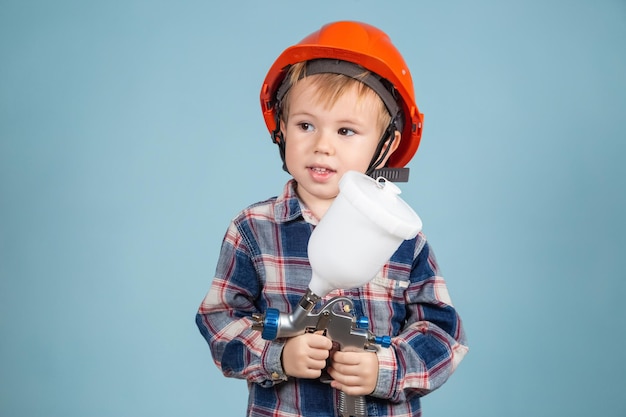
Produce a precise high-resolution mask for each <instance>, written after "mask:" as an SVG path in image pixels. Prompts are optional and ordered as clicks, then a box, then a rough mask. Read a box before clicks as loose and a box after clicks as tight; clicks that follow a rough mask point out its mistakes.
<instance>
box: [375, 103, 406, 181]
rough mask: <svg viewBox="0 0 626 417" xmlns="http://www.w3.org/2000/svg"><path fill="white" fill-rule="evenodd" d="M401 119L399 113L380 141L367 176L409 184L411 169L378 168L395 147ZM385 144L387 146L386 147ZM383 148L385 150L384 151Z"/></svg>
mask: <svg viewBox="0 0 626 417" xmlns="http://www.w3.org/2000/svg"><path fill="white" fill-rule="evenodd" d="M399 117H401V115H400V113H398V114H397V115H396V117H394V118H393V120H391V122H390V123H389V126H387V129H385V132H384V133H383V136H382V137H381V138H380V140H379V141H378V146H377V147H376V151H375V152H374V156H373V157H372V160H371V161H370V164H369V167H368V168H367V171H365V174H366V175H369V176H370V177H372V178H374V179H376V178H378V177H384V178H385V179H387V180H389V181H392V182H407V181H408V180H409V168H390V167H382V168H376V167H377V166H379V165H380V164H382V162H383V161H384V160H385V158H386V157H387V154H388V153H389V150H390V149H391V148H392V146H391V145H393V142H394V141H395V140H396V131H397V130H398V129H397V127H396V125H397V120H398V118H399ZM385 144H386V145H387V146H386V147H385ZM383 147H384V148H385V149H384V150H383Z"/></svg>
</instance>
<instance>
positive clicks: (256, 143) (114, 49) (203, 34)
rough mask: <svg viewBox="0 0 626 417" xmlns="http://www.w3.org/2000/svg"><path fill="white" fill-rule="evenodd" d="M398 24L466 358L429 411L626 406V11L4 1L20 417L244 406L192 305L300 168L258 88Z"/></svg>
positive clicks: (426, 183) (420, 160) (536, 5)
mask: <svg viewBox="0 0 626 417" xmlns="http://www.w3.org/2000/svg"><path fill="white" fill-rule="evenodd" d="M338 19H355V20H363V21H367V22H369V23H372V24H374V25H376V26H379V27H380V28H382V29H383V30H385V31H386V32H387V33H388V34H389V35H390V36H391V38H392V40H393V41H394V43H395V44H396V45H397V47H398V48H399V49H400V50H401V51H402V53H403V54H404V56H405V58H406V60H407V62H408V64H409V67H410V68H411V70H412V73H413V77H414V81H415V89H416V96H417V100H418V104H419V106H420V110H421V111H422V112H424V113H425V129H424V137H423V141H422V145H421V147H420V149H419V151H418V153H417V155H416V157H415V158H414V159H413V160H412V161H411V163H410V165H409V166H410V168H411V170H412V178H411V182H410V183H408V184H401V188H402V189H403V197H404V199H405V200H406V201H407V202H408V203H409V204H410V205H411V206H412V207H413V208H414V209H415V210H416V211H417V212H418V213H419V214H420V216H421V217H422V219H423V221H424V224H425V226H424V231H425V233H426V234H427V236H428V237H429V239H430V241H431V243H432V244H433V246H434V248H435V250H436V253H437V255H438V259H439V262H440V264H441V267H442V270H443V274H444V276H445V277H446V279H447V281H448V284H449V287H450V290H451V295H452V298H453V300H454V302H455V304H456V306H457V307H458V308H459V310H460V311H461V313H462V315H463V319H464V321H465V325H466V328H467V332H468V336H469V340H470V346H471V351H470V353H469V355H468V356H467V358H466V359H465V361H464V362H463V363H462V364H461V366H460V367H459V369H458V371H457V373H456V374H455V375H453V377H452V378H451V379H450V381H449V382H448V383H447V384H446V385H444V386H443V387H442V388H441V389H440V390H438V391H436V392H435V393H433V394H431V395H429V396H428V397H426V398H425V399H424V402H423V407H424V415H425V416H429V417H435V416H451V415H455V416H480V417H485V416H507V417H515V416H526V415H533V416H565V415H567V416H577V417H578V416H579V417H588V416H600V415H601V416H605V417H611V416H612V417H618V416H622V417H623V416H624V415H626V402H625V401H624V399H623V398H624V389H626V377H625V375H626V361H625V359H624V358H625V356H626V355H625V354H624V351H623V349H624V347H625V346H626V335H625V331H624V329H625V326H624V321H625V319H626V314H625V311H624V304H623V302H624V297H625V295H626V287H625V284H624V282H625V281H626V280H625V278H626V273H625V270H626V268H625V267H626V254H625V249H626V238H625V236H626V221H625V220H624V213H626V192H625V188H626V187H625V185H626V184H625V182H626V168H625V159H624V154H625V152H626V134H625V129H624V125H625V122H626V117H625V115H624V114H625V111H626V3H625V2H624V1H623V0H621V1H618V0H614V1H610V0H600V1H591V0H589V1H574V0H569V1H567V0H561V1H559V0H546V1H539V0H536V1H525V2H521V1H498V0H477V1H471V2H466V1H460V0H451V1H445V2H444V1H437V2H434V1H430V2H427V1H420V0H406V1H395V2H394V1H388V2H386V1H385V2H384V1H365V0H364V1H357V0H345V1H336V0H334V1H327V0H320V1H317V2H313V3H312V2H310V1H309V2H301V4H300V3H298V2H295V1H286V0H285V1H269V0H268V1H238V2H237V1H233V2H230V1H229V2H219V3H216V2H210V1H176V2H174V1H171V2H167V1H138V0H129V1H107V2H85V1H67V0H63V1H56V2H51V1H27V0H25V1H6V0H5V1H1V2H0V278H1V280H0V415H2V416H25V417H26V416H63V417H72V416H107V417H110V416H150V417H160V416H218V415H219V416H241V415H243V414H244V410H245V402H246V397H247V389H246V384H245V382H243V381H240V380H231V379H227V378H225V377H223V376H222V375H221V374H220V373H219V372H218V370H217V368H216V367H215V366H214V365H213V363H212V360H211V358H210V353H209V349H208V347H207V346H206V343H205V342H204V340H203V339H202V337H201V336H200V334H199V332H198V331H197V329H196V327H195V323H194V314H195V311H196V309H197V307H198V305H199V304H200V302H201V300H202V298H203V297H204V295H205V293H206V291H207V290H208V288H209V285H210V282H211V278H212V274H213V271H214V268H215V263H216V258H217V254H218V250H219V246H220V243H221V239H222V236H223V233H224V231H225V230H226V226H227V224H228V221H229V219H230V218H231V217H232V216H233V215H234V214H235V213H236V212H237V211H238V210H239V209H241V208H243V207H244V206H246V205H247V204H249V203H252V202H255V201H258V200H261V199H264V198H266V197H269V196H272V195H276V194H277V193H279V192H280V191H281V189H282V186H283V183H284V182H285V181H286V180H287V176H286V174H284V173H283V172H282V171H281V168H280V161H279V157H278V152H277V150H276V149H275V147H274V145H272V144H271V143H270V139H269V134H268V133H267V132H266V130H265V126H264V124H263V121H262V118H261V112H260V107H259V102H258V92H259V88H260V85H261V82H262V80H263V77H264V76H265V73H266V71H267V69H268V68H269V66H270V65H271V63H272V62H273V60H274V59H275V58H276V57H277V56H278V54H279V53H280V52H281V51H282V50H283V49H284V48H285V47H287V46H288V45H290V44H292V43H295V42H296V41H298V40H300V39H301V38H303V37H304V36H305V35H307V34H309V33H310V32H312V31H314V30H316V29H317V28H318V27H319V26H321V25H322V24H323V23H327V22H329V21H333V20H338Z"/></svg>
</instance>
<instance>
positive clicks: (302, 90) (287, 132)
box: [281, 77, 399, 218]
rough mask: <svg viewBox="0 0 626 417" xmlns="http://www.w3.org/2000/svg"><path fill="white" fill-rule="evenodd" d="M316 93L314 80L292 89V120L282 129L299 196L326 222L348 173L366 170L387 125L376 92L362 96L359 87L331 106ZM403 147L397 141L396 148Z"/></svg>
mask: <svg viewBox="0 0 626 417" xmlns="http://www.w3.org/2000/svg"><path fill="white" fill-rule="evenodd" d="M316 91H317V87H316V86H315V85H313V83H312V82H311V77H309V78H305V79H303V80H301V81H300V82H299V83H297V84H296V85H294V86H293V87H292V90H291V91H290V99H289V100H290V105H289V114H288V115H287V117H286V119H287V120H288V122H287V123H286V124H285V123H282V122H281V128H282V131H283V134H284V137H285V144H286V148H285V161H286V164H287V168H288V170H289V173H290V174H291V175H292V176H293V177H294V178H295V180H296V181H297V183H298V186H297V192H298V195H299V197H300V198H301V199H302V200H303V201H304V203H305V204H306V206H307V207H308V208H309V209H310V210H312V211H313V213H314V214H315V215H316V216H317V217H318V218H321V217H322V216H323V215H324V214H325V213H326V210H327V209H328V207H329V206H330V204H331V203H332V202H333V200H334V199H335V197H336V196H337V194H338V193H339V180H340V179H341V177H342V176H343V174H344V173H345V172H347V171H349V170H354V171H358V172H365V171H366V170H367V168H368V166H369V163H370V161H371V159H372V157H373V155H374V152H375V151H376V146H377V145H378V141H379V140H380V137H381V135H382V132H383V129H384V128H385V127H386V126H384V127H381V126H379V124H378V120H379V117H378V116H379V111H380V110H379V109H380V105H379V103H377V102H376V100H380V99H379V98H378V97H377V96H376V95H375V93H373V94H368V95H366V96H362V97H361V98H358V93H357V87H356V86H354V87H352V88H349V89H348V90H346V91H345V93H344V94H343V95H342V96H341V97H339V98H338V100H337V101H336V102H335V103H334V104H331V105H328V104H327V103H326V102H324V101H322V100H319V99H318V97H317V95H316V94H315V93H316ZM397 135H399V133H397ZM398 143H399V138H396V140H395V141H394V149H395V146H397V144H398ZM394 149H392V150H390V152H389V155H390V154H391V153H392V151H393V150H394ZM383 163H384V162H383ZM381 165H382V164H381Z"/></svg>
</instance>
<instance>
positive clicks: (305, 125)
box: [298, 122, 313, 131]
mask: <svg viewBox="0 0 626 417" xmlns="http://www.w3.org/2000/svg"><path fill="white" fill-rule="evenodd" d="M298 126H300V129H302V130H304V131H311V130H313V125H312V124H310V123H307V122H302V123H298Z"/></svg>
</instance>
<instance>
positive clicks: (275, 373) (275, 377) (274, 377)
mask: <svg viewBox="0 0 626 417" xmlns="http://www.w3.org/2000/svg"><path fill="white" fill-rule="evenodd" d="M279 378H280V375H278V372H272V379H279Z"/></svg>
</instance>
